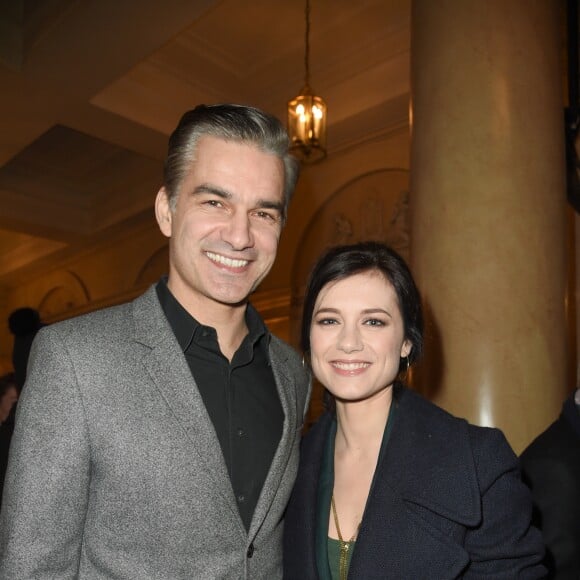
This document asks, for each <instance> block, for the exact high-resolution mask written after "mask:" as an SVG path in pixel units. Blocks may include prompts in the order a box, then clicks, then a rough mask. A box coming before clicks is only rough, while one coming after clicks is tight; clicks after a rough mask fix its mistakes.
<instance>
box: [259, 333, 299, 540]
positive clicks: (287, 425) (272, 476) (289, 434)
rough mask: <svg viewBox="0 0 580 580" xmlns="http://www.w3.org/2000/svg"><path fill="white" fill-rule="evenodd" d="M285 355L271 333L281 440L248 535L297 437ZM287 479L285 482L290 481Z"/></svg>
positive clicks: (262, 512)
mask: <svg viewBox="0 0 580 580" xmlns="http://www.w3.org/2000/svg"><path fill="white" fill-rule="evenodd" d="M287 360H288V356H287V354H286V353H285V352H284V350H283V349H282V348H281V347H280V344H279V343H278V339H277V338H276V337H274V336H273V337H272V340H271V342H270V362H271V364H272V372H273V374H274V380H275V381H276V386H277V388H278V395H279V397H280V402H281V404H282V410H283V411H284V426H283V429H282V436H281V438H280V443H279V444H278V448H277V449H276V453H275V454H274V458H273V460H272V465H271V466H270V471H269V472H268V476H267V477H266V481H265V482H264V486H263V488H262V493H261V494H260V499H259V500H258V504H257V505H256V509H255V511H254V517H253V518H252V523H251V526H250V531H249V533H250V536H253V535H255V534H256V533H257V531H258V529H259V527H260V526H261V525H262V523H263V521H264V518H265V517H266V515H267V514H268V512H269V510H270V507H271V505H272V502H273V501H274V498H275V496H276V494H277V493H278V491H279V490H280V488H281V487H282V476H283V475H284V473H285V471H286V467H287V465H288V461H289V459H290V455H291V452H292V446H293V443H294V440H295V437H296V430H297V429H298V428H300V427H301V426H302V421H300V424H298V422H297V408H296V406H297V402H296V389H295V382H294V378H293V377H292V376H290V374H289V372H288V371H289V369H288V366H287ZM292 484H293V482H289V483H288V485H290V486H291V485H292Z"/></svg>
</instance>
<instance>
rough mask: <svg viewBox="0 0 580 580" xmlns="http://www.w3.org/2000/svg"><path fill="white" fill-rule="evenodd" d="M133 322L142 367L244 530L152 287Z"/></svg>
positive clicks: (206, 420)
mask: <svg viewBox="0 0 580 580" xmlns="http://www.w3.org/2000/svg"><path fill="white" fill-rule="evenodd" d="M133 319H134V324H135V340H136V342H138V343H140V344H142V345H144V346H145V347H147V349H146V351H145V354H144V357H143V366H144V368H146V369H147V371H148V373H149V376H150V377H151V380H152V381H153V383H154V384H155V386H156V387H157V389H158V390H159V391H160V392H161V395H162V397H163V399H164V400H165V402H166V403H167V405H168V406H169V407H170V409H171V411H172V412H173V415H174V416H175V418H176V420H177V422H178V423H179V425H180V426H181V428H182V429H183V432H184V435H185V436H186V437H187V438H188V439H189V441H190V443H191V444H192V447H193V450H194V452H195V453H196V454H197V456H198V459H199V462H200V469H203V470H204V471H205V472H206V473H208V474H209V475H210V476H211V477H212V479H213V481H214V484H215V489H216V490H218V491H219V492H220V493H221V494H222V495H223V496H224V498H225V499H226V503H227V505H229V506H230V508H231V510H232V511H233V512H234V514H235V515H236V518H237V519H238V520H239V523H240V526H241V527H242V529H243V524H242V521H241V519H240V517H239V511H238V508H237V505H236V501H235V498H234V494H233V490H232V486H231V484H230V479H229V476H228V472H227V467H226V465H225V461H224V459H223V456H222V454H221V452H220V453H216V451H215V450H216V449H220V444H219V441H218V438H217V435H216V433H215V429H214V427H213V424H212V422H211V419H210V418H209V415H208V414H207V411H206V408H205V405H204V403H203V400H202V398H201V395H200V393H199V390H198V388H197V386H196V384H195V381H194V379H193V377H192V375H191V371H190V370H189V367H188V365H187V361H186V360H185V356H184V355H183V352H182V351H181V348H180V346H179V344H178V342H177V339H176V338H175V335H174V333H173V331H172V330H171V327H170V325H169V323H168V321H167V319H166V317H165V314H164V313H163V310H162V309H161V305H160V304H159V300H158V298H157V293H156V291H155V287H154V286H152V287H151V288H150V289H149V290H148V291H147V292H146V293H145V294H143V295H142V296H141V297H139V298H137V299H136V300H135V301H134V302H133Z"/></svg>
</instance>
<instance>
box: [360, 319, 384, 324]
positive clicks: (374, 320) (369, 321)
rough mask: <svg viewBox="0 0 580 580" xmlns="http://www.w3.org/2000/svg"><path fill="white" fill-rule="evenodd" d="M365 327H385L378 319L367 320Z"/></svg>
mask: <svg viewBox="0 0 580 580" xmlns="http://www.w3.org/2000/svg"><path fill="white" fill-rule="evenodd" d="M364 323H365V324H366V325H367V326H385V323H384V322H383V321H382V320H379V319H378V318H369V319H368V320H365V322H364Z"/></svg>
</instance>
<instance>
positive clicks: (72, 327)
mask: <svg viewBox="0 0 580 580" xmlns="http://www.w3.org/2000/svg"><path fill="white" fill-rule="evenodd" d="M152 290H153V297H154V287H152V288H150V289H149V290H147V291H146V292H145V293H144V294H142V295H140V296H138V297H137V298H135V299H134V300H131V301H128V302H123V303H121V304H116V305H114V306H108V307H106V308H100V309H98V310H93V311H92V312H88V313H86V314H81V315H80V316H74V317H72V318H68V319H66V320H62V321H60V322H55V323H53V324H49V325H48V326H46V327H44V328H42V329H41V330H40V332H39V334H52V333H56V334H58V335H60V336H61V337H67V336H73V337H81V336H93V337H96V336H99V335H100V334H101V333H105V334H107V335H108V336H114V335H115V334H117V333H122V334H125V333H126V332H127V329H128V328H129V327H130V326H131V320H132V319H133V317H134V312H135V310H136V306H138V305H142V303H143V302H145V303H148V304H151V305H153V304H154V302H153V301H152V300H151V298H152V296H151V293H152ZM137 310H138V308H137Z"/></svg>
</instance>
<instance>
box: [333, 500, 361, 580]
mask: <svg viewBox="0 0 580 580" xmlns="http://www.w3.org/2000/svg"><path fill="white" fill-rule="evenodd" d="M330 507H331V508H332V516H333V517H334V525H335V527H336V533H337V534H338V546H339V558H338V575H339V577H340V580H347V576H348V566H347V562H348V552H349V550H350V544H351V543H352V542H354V540H355V538H356V535H357V534H358V530H359V528H360V524H359V525H358V526H357V528H356V530H355V532H354V534H353V535H352V538H351V539H350V540H349V541H348V542H345V541H344V540H343V539H342V534H341V533H340V525H339V524H338V514H337V513H336V505H335V503H334V494H332V496H331V498H330Z"/></svg>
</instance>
